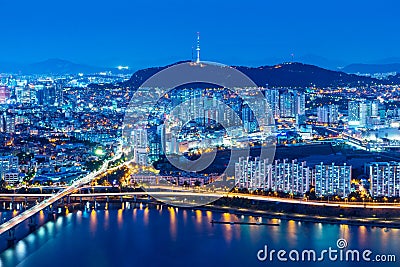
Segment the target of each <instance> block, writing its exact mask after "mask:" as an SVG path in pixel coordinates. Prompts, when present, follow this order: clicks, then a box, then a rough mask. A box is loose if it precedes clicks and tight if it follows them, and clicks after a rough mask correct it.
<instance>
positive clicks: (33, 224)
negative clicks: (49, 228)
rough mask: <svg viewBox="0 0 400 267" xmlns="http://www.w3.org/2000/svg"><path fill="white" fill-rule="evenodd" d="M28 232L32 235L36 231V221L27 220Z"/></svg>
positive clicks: (32, 219)
mask: <svg viewBox="0 0 400 267" xmlns="http://www.w3.org/2000/svg"><path fill="white" fill-rule="evenodd" d="M28 225H29V232H30V233H32V232H34V231H35V230H36V227H37V223H36V220H35V219H34V218H33V216H32V217H30V218H29V224H28Z"/></svg>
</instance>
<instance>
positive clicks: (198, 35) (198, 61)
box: [196, 32, 200, 63]
mask: <svg viewBox="0 0 400 267" xmlns="http://www.w3.org/2000/svg"><path fill="white" fill-rule="evenodd" d="M196 51H197V58H196V63H200V32H197V48H196Z"/></svg>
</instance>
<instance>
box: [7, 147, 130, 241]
mask: <svg viewBox="0 0 400 267" xmlns="http://www.w3.org/2000/svg"><path fill="white" fill-rule="evenodd" d="M119 150H120V149H119ZM121 156H122V152H121V151H120V152H118V153H117V154H116V155H115V156H114V157H113V158H111V159H109V160H106V161H105V162H104V163H103V164H102V165H101V167H100V168H99V169H98V170H97V171H94V172H92V173H90V174H88V175H86V176H85V177H83V178H81V179H79V180H77V181H75V182H74V183H72V184H71V185H70V186H68V187H66V188H65V189H64V190H62V191H60V192H58V193H56V194H51V196H50V197H49V198H47V199H44V200H43V201H42V202H40V203H38V204H37V205H35V206H33V207H32V208H30V209H28V210H26V211H24V212H22V213H21V214H19V215H17V216H15V217H13V218H12V219H10V220H8V221H6V222H4V223H3V224H1V225H0V235H1V234H3V233H5V232H7V231H9V230H11V229H13V228H14V227H16V226H17V225H19V224H20V223H22V222H23V221H25V220H26V219H29V218H30V217H31V216H33V215H35V214H36V213H38V212H39V211H41V210H43V209H45V208H47V207H49V206H50V205H52V204H54V203H55V202H57V201H58V200H60V199H62V198H63V197H66V196H68V195H71V194H72V193H74V192H75V191H76V190H78V188H79V187H80V186H82V185H84V184H87V183H88V182H90V181H92V180H93V179H94V178H95V177H96V176H98V175H100V174H102V173H104V172H106V171H109V170H113V169H115V168H118V167H119V166H116V167H112V168H109V167H108V165H109V163H110V162H112V161H114V160H116V159H118V158H120V157H121ZM124 164H128V162H126V163H124ZM3 195H4V194H3ZM10 195H13V194H10ZM14 195H17V194H14ZM42 196H43V195H42Z"/></svg>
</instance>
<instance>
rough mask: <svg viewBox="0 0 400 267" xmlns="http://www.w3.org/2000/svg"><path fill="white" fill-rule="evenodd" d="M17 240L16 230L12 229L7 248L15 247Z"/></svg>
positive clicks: (9, 233) (9, 231) (9, 232)
mask: <svg viewBox="0 0 400 267" xmlns="http://www.w3.org/2000/svg"><path fill="white" fill-rule="evenodd" d="M16 240H17V239H16V238H15V229H14V228H12V229H10V230H8V236H7V246H8V247H13V246H14V245H15V241H16Z"/></svg>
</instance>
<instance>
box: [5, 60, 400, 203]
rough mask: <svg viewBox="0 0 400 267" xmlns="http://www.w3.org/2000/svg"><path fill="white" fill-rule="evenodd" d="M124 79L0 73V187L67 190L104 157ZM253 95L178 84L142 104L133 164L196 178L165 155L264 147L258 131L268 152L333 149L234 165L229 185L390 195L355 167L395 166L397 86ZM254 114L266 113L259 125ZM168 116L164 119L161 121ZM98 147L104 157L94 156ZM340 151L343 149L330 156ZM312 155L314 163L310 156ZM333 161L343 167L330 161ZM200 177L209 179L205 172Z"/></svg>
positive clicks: (115, 139) (120, 111)
mask: <svg viewBox="0 0 400 267" xmlns="http://www.w3.org/2000/svg"><path fill="white" fill-rule="evenodd" d="M288 64H290V63H288ZM129 77H130V75H113V74H111V73H98V74H95V75H83V74H76V75H9V74H6V75H1V77H0V137H1V138H0V141H1V142H2V144H3V147H2V151H1V153H0V155H2V156H3V157H8V156H12V157H16V158H18V160H19V163H18V166H14V167H13V168H11V169H7V171H5V170H2V179H3V180H4V181H5V182H6V183H5V185H6V186H14V185H16V186H17V185H18V184H20V183H24V184H27V185H35V184H48V183H56V184H68V183H70V182H71V181H73V180H74V179H77V178H79V177H82V176H83V175H85V174H86V173H88V172H90V171H91V170H93V168H95V167H96V166H97V165H98V164H99V162H101V160H102V158H103V157H104V155H108V154H110V153H114V152H115V151H114V150H115V148H116V147H117V145H118V143H119V142H120V141H121V135H122V131H121V127H122V125H123V122H124V115H125V112H126V108H127V106H128V103H129V101H130V99H131V97H132V90H131V88H128V87H127V86H126V85H123V82H124V81H126V80H127V79H128V78H129ZM260 90H261V91H262V93H263V94H264V96H265V100H264V102H260V103H258V104H257V106H256V107H255V106H249V105H248V104H247V103H245V102H243V101H242V100H241V99H240V97H238V96H237V95H236V94H235V93H233V92H232V91H230V90H227V89H226V88H212V87H205V88H197V87H187V88H185V87H182V88H179V89H175V90H174V91H172V92H171V93H169V94H168V95H166V96H165V97H163V98H161V99H160V100H159V102H158V104H157V105H156V106H152V107H145V106H143V108H150V109H153V108H154V110H157V112H154V113H152V115H151V116H150V117H149V120H148V122H147V123H146V124H144V125H139V126H138V127H136V128H135V129H134V130H133V131H132V134H131V136H130V137H129V138H130V139H131V141H132V144H133V146H132V150H133V161H134V162H135V163H136V164H138V165H144V166H147V167H151V166H162V167H159V168H160V172H161V173H163V175H172V176H174V175H175V176H179V175H181V176H185V177H186V176H187V177H195V178H193V179H199V177H197V176H195V175H192V174H190V173H181V172H179V171H176V170H174V169H173V168H171V167H170V166H168V165H166V164H165V162H166V160H165V157H166V156H170V155H172V156H174V155H180V154H183V155H185V156H186V157H188V158H196V155H200V154H202V153H208V152H209V151H211V150H213V149H217V150H218V151H225V150H229V149H230V148H232V147H235V148H240V147H245V146H248V145H250V146H251V147H258V146H260V144H262V143H263V142H265V141H266V139H265V136H262V135H260V134H259V130H260V128H263V127H270V128H271V131H270V133H272V134H273V136H274V138H275V140H276V145H277V146H278V147H285V148H287V149H288V150H292V149H296V148H299V149H301V150H304V151H306V150H307V149H308V147H311V146H312V145H315V144H330V145H331V146H332V149H333V150H335V152H330V153H331V155H332V157H330V156H326V157H322V158H321V159H319V160H318V159H310V158H307V156H306V154H307V153H304V155H302V154H301V153H300V154H299V155H297V156H296V157H288V156H287V155H286V156H282V157H277V158H275V159H273V160H272V161H271V162H264V161H262V160H257V159H254V158H252V159H250V158H249V159H240V161H239V162H235V164H236V170H235V173H234V174H232V175H236V179H237V180H238V182H239V184H238V186H239V187H243V188H248V189H254V190H255V189H263V190H272V191H283V192H288V193H292V194H296V195H301V194H304V193H306V192H308V191H310V190H311V189H313V190H315V194H316V195H318V196H324V195H338V196H340V197H346V196H348V195H349V194H350V193H351V192H352V190H356V191H357V190H358V188H359V186H358V185H357V183H360V184H361V183H363V185H365V186H363V187H362V188H363V190H367V192H369V194H370V195H371V196H376V197H378V196H390V195H393V196H396V193H394V192H397V191H396V190H397V189H396V188H397V182H395V181H396V178H389V177H391V176H390V175H392V174H390V175H389V173H391V171H385V172H384V173H383V174H379V175H380V176H377V175H378V174H376V175H372V174H371V173H372V171H370V169H369V168H364V165H365V164H370V162H371V161H377V162H378V163H377V164H378V165H379V166H381V165H382V166H386V165H387V164H390V166H392V165H393V164H395V163H389V162H391V161H394V162H400V158H399V159H398V160H397V158H396V157H397V156H396V155H397V154H396V153H397V152H396V149H398V148H400V130H399V126H400V104H399V103H398V99H399V93H398V92H399V87H398V86H397V85H377V84H371V85H360V86H359V87H354V86H348V87H346V86H342V87H339V86H337V87H328V88H317V87H315V86H312V85H310V86H308V87H296V88H292V87H270V88H268V87H267V86H266V87H265V88H264V87H260ZM226 107H228V108H226ZM254 109H255V110H256V112H258V113H263V114H266V116H265V120H263V121H262V122H261V123H262V125H260V121H258V118H257V116H255V113H254ZM171 111H173V114H172V115H171V114H170V115H168V116H167V115H166V114H169V113H171ZM177 115H178V116H177ZM174 116H175V117H174ZM176 118H179V120H176ZM183 121H185V122H186V123H182V122H183ZM220 122H224V124H225V125H222V124H221V123H220ZM260 126H261V127H260ZM99 148H101V149H102V150H103V151H104V155H102V154H101V153H100V154H98V153H97V154H96V153H95V151H98V149H99ZM340 149H343V151H344V152H338V151H336V150H340ZM388 152H390V153H392V152H394V154H391V156H392V158H387V157H385V156H384V155H385V153H388ZM315 153H316V154H315V156H316V157H318V153H320V152H319V151H316V152H315ZM321 153H322V152H321ZM341 153H343V154H341ZM354 153H356V154H359V155H361V156H362V155H367V154H368V153H382V154H379V155H380V156H381V158H379V157H378V156H377V157H375V158H369V159H367V156H365V158H363V159H359V160H355V159H353V157H352V156H349V155H351V154H354ZM289 155H290V153H289ZM341 155H342V156H343V155H344V156H345V157H346V158H347V159H349V160H350V161H351V162H349V163H348V164H347V165H346V164H345V163H346V162H345V161H346V160H343V159H340V161H336V162H335V160H334V158H340V157H341ZM368 155H369V154H368ZM357 157H360V156H357ZM393 157H395V158H393ZM286 158H287V159H286ZM330 158H332V160H330ZM278 159H281V160H278ZM283 159H286V160H283ZM320 162H324V163H323V164H320ZM370 166H375V165H370ZM382 168H383V167H382ZM217 169H218V168H217ZM372 170H374V169H372ZM208 171H211V172H213V175H214V174H215V173H217V171H216V170H215V169H212V170H208ZM214 172H215V173H214ZM386 173H388V174H386ZM388 175H389V176H388ZM393 175H394V174H393ZM206 177H207V176H206ZM262 177H266V178H265V179H264V178H262ZM365 177H368V179H369V180H365V179H366V178H365ZM377 177H381V178H377ZM191 179H192V178H191ZM386 179H387V182H386ZM177 180H179V179H177ZM200 180H201V179H200ZM204 181H206V179H205V178H204V179H203V180H201V183H203V184H204ZM350 181H351V184H350ZM354 183H356V184H354ZM381 184H382V185H385V186H383V187H382V186H381Z"/></svg>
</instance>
